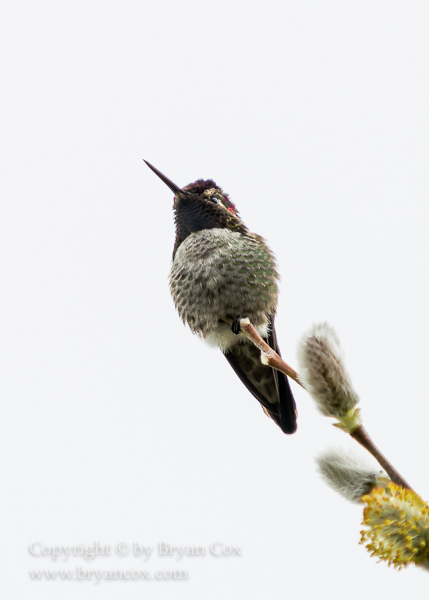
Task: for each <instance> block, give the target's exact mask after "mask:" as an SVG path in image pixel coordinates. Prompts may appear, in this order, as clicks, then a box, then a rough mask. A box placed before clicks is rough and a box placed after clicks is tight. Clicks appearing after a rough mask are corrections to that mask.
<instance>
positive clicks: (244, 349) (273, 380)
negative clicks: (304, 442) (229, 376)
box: [225, 324, 297, 434]
mask: <svg viewBox="0 0 429 600" xmlns="http://www.w3.org/2000/svg"><path fill="white" fill-rule="evenodd" d="M265 341H266V342H267V343H268V344H269V346H270V347H271V348H272V349H273V350H275V351H276V352H277V354H280V351H279V347H278V344H277V338H276V333H275V329H274V324H273V325H272V327H271V333H270V334H269V336H268V340H265ZM225 358H226V359H227V361H228V362H229V364H230V365H231V367H232V368H233V369H234V371H235V372H236V374H237V375H238V377H239V378H240V379H241V381H242V382H243V383H244V385H245V386H246V387H247V389H248V390H249V392H250V393H251V394H253V396H254V397H255V398H256V399H257V400H259V402H260V403H261V405H262V407H263V409H264V412H265V413H266V414H267V415H268V416H270V417H271V418H272V419H273V420H274V421H275V422H276V423H277V425H278V426H279V427H280V428H281V430H282V431H283V432H284V433H289V434H290V433H294V432H295V431H296V428H297V423H296V417H297V412H296V406H295V400H294V398H293V395H292V391H291V389H290V386H289V381H288V378H287V377H286V375H284V374H283V373H280V371H277V370H276V369H272V368H271V367H268V366H266V365H263V364H262V363H261V360H260V351H259V350H258V349H257V348H256V346H253V344H249V343H240V344H237V345H236V346H233V347H232V349H231V350H230V351H229V352H227V353H226V354H225Z"/></svg>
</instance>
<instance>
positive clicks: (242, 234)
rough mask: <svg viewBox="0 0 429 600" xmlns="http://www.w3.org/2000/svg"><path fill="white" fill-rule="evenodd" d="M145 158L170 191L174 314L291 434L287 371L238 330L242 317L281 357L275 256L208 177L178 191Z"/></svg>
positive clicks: (293, 424)
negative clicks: (220, 356)
mask: <svg viewBox="0 0 429 600" xmlns="http://www.w3.org/2000/svg"><path fill="white" fill-rule="evenodd" d="M144 162H145V163H146V164H147V166H148V167H149V168H150V169H152V171H153V172H154V173H155V174H156V175H157V176H158V177H159V178H160V179H161V180H162V181H163V182H164V183H165V184H166V185H167V186H168V187H169V188H170V190H171V191H172V192H173V193H174V204H173V210H174V221H175V225H176V240H175V243H174V249H173V262H172V267H171V271H170V277H169V281H170V290H171V295H172V297H173V301H174V304H175V306H176V309H177V311H178V313H179V316H180V317H181V319H182V320H183V322H184V323H186V324H187V325H188V326H189V327H190V329H191V331H192V332H193V333H195V334H197V335H199V336H200V337H202V338H203V339H204V340H205V341H206V342H208V343H209V344H210V345H212V346H217V347H218V348H220V350H221V351H222V352H223V354H224V356H225V358H226V359H227V361H228V362H229V364H230V365H231V367H232V368H233V369H234V371H235V373H236V374H237V375H238V377H239V378H240V380H241V381H242V382H243V383H244V385H245V386H246V388H247V389H248V390H249V391H250V393H251V394H253V396H254V397H255V398H256V399H257V400H258V401H259V402H260V404H261V405H262V408H263V410H264V412H265V413H266V414H267V415H268V416H269V417H271V419H273V420H274V421H275V423H277V425H278V426H279V427H280V428H281V430H282V431H283V432H284V433H289V434H290V433H294V432H295V431H296V427H297V425H296V417H297V411H296V406H295V401H294V398H293V395H292V392H291V389H290V386H289V381H288V378H287V376H286V375H284V374H283V373H281V372H280V371H277V370H276V369H273V368H271V367H269V366H267V365H264V364H262V363H261V360H260V350H258V349H257V348H256V346H254V345H253V344H252V342H250V341H249V340H248V339H247V338H246V337H245V336H244V335H243V334H242V333H240V324H239V323H240V319H241V318H245V317H248V318H249V319H250V322H251V323H252V325H253V326H254V327H255V329H256V331H257V332H258V333H259V335H260V336H261V337H262V338H263V339H264V340H265V342H266V343H267V344H268V345H269V346H270V347H271V348H272V349H273V350H274V351H275V352H277V354H280V350H279V347H278V344H277V337H276V330H275V327H274V318H275V314H276V308H277V296H278V287H277V281H278V280H279V275H278V273H277V268H276V262H275V258H274V255H273V253H272V252H271V250H270V249H269V247H268V246H267V244H266V242H265V240H264V239H263V238H262V237H260V236H259V235H257V234H255V233H252V232H251V231H249V229H248V228H247V227H246V226H245V224H244V223H243V221H242V220H241V218H240V216H239V213H238V211H237V209H236V207H235V205H234V204H233V203H232V202H231V200H230V198H229V196H228V194H227V193H226V192H224V191H223V190H222V188H220V187H219V186H218V185H216V183H215V182H214V181H213V180H211V179H208V180H203V179H198V180H197V181H195V182H194V183H190V184H189V185H187V186H185V187H183V188H180V187H179V186H177V185H176V184H175V183H173V182H172V181H171V180H170V179H168V177H166V176H165V175H163V174H162V173H161V172H160V171H158V169H156V168H155V167H154V166H152V165H151V164H150V163H149V162H147V161H146V160H145V161H144ZM225 317H226V318H228V319H229V320H230V321H231V320H232V326H231V325H230V324H229V323H227V322H225V321H224V320H223V319H224V318H225Z"/></svg>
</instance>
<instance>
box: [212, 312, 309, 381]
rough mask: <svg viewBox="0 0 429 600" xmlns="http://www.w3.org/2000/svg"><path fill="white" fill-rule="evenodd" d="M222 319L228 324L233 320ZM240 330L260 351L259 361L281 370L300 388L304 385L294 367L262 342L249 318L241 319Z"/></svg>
mask: <svg viewBox="0 0 429 600" xmlns="http://www.w3.org/2000/svg"><path fill="white" fill-rule="evenodd" d="M223 321H225V322H226V323H228V324H229V325H232V322H233V321H232V319H229V318H228V317H225V318H224V319H223ZM240 330H241V333H242V334H243V335H244V336H245V337H247V339H249V340H250V341H251V342H253V344H254V345H255V346H256V347H257V348H258V349H259V350H260V351H261V362H262V363H263V364H264V365H268V366H269V367H272V368H273V369H277V371H281V372H282V373H284V374H285V375H287V376H288V377H290V378H291V379H293V380H294V381H296V383H297V384H298V385H300V386H301V387H302V388H303V387H304V386H303V385H302V383H301V382H300V380H299V376H298V373H297V372H296V371H295V369H292V367H291V366H289V365H288V364H287V363H285V361H284V360H283V359H282V357H281V356H279V355H278V354H277V352H274V350H273V349H272V348H270V346H269V345H268V344H267V343H266V342H264V340H263V339H262V338H261V336H260V335H259V333H258V332H257V331H256V329H255V328H254V327H253V325H252V323H251V322H250V321H249V319H241V321H240Z"/></svg>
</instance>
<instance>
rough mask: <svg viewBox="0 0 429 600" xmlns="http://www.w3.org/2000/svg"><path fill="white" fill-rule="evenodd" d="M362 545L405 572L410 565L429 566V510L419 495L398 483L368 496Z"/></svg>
mask: <svg viewBox="0 0 429 600" xmlns="http://www.w3.org/2000/svg"><path fill="white" fill-rule="evenodd" d="M362 502H364V503H365V504H366V507H365V509H364V511H363V522H362V525H364V526H366V527H367V529H364V530H363V531H362V532H361V534H362V537H361V541H360V543H361V544H365V545H366V548H367V550H368V551H369V552H370V553H371V556H378V557H379V558H380V560H386V561H387V562H388V563H389V566H390V565H393V566H394V567H396V568H398V569H401V568H402V567H406V566H407V565H409V564H410V563H414V564H416V565H421V566H424V567H426V568H427V567H428V566H429V506H428V505H427V504H426V503H425V502H423V500H422V499H421V498H420V496H418V495H417V494H416V493H415V492H413V491H411V490H407V489H404V488H402V487H400V486H398V485H395V484H394V483H390V484H389V485H388V487H387V488H375V489H374V490H373V491H372V492H371V494H369V495H367V496H364V497H363V498H362Z"/></svg>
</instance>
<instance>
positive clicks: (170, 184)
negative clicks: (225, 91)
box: [143, 159, 189, 196]
mask: <svg viewBox="0 0 429 600" xmlns="http://www.w3.org/2000/svg"><path fill="white" fill-rule="evenodd" d="M143 162H145V163H146V164H147V166H148V167H149V169H152V171H153V172H154V173H155V175H158V177H159V178H160V179H161V180H162V181H163V182H164V183H165V185H168V187H169V188H170V190H171V191H172V192H174V195H175V196H177V194H189V192H185V191H184V190H182V188H179V186H178V185H176V184H175V183H173V182H172V181H171V179H168V177H166V176H165V175H163V174H162V173H161V171H158V169H156V168H155V167H154V166H153V165H151V164H150V163H149V162H147V160H145V159H143Z"/></svg>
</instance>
